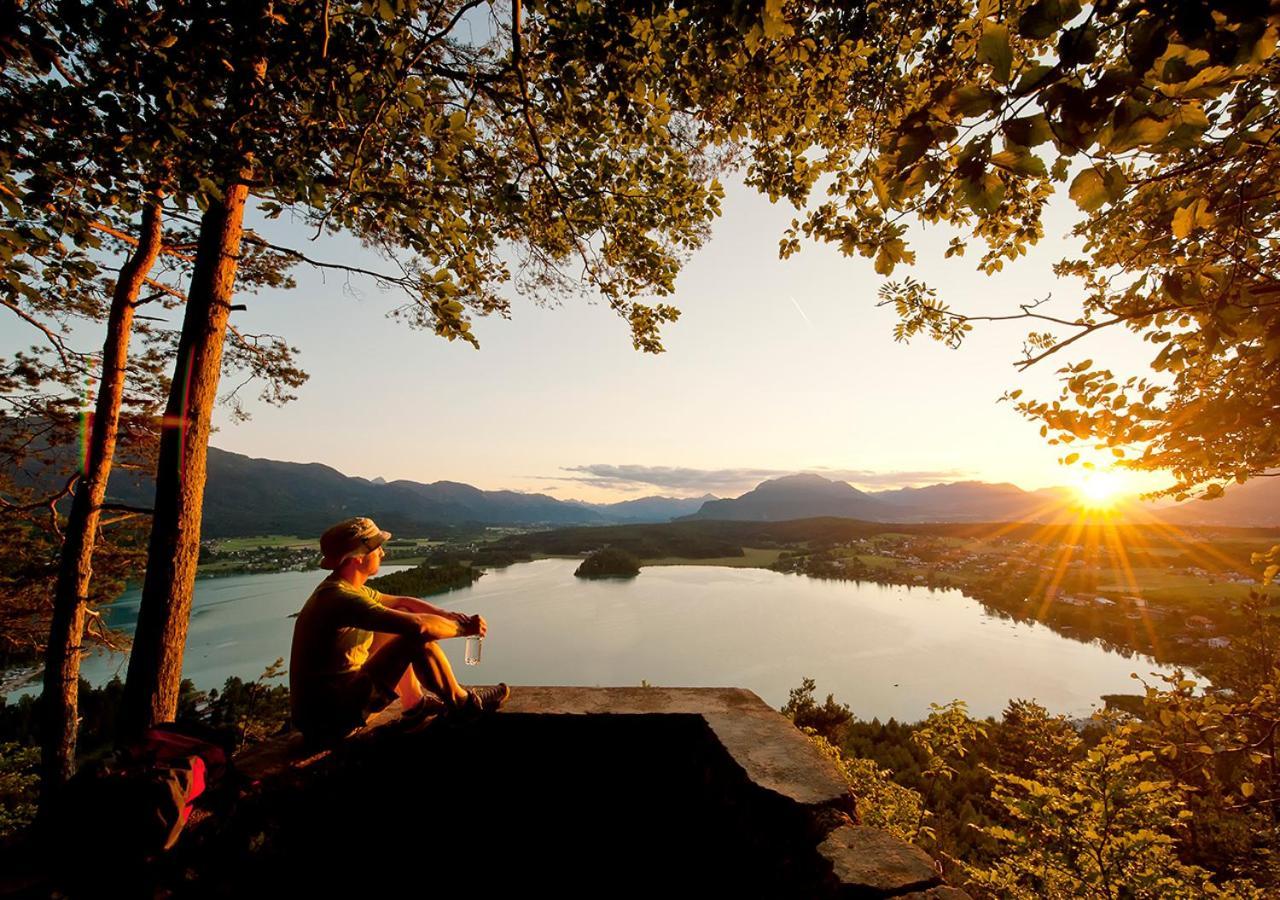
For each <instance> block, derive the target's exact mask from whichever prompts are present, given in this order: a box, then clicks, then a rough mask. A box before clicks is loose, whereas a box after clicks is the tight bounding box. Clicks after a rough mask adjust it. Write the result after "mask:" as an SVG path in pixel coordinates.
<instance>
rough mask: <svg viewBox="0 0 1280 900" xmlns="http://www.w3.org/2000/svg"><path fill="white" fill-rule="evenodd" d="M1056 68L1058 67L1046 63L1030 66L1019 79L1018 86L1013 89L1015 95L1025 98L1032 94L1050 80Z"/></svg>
mask: <svg viewBox="0 0 1280 900" xmlns="http://www.w3.org/2000/svg"><path fill="white" fill-rule="evenodd" d="M1056 68H1057V67H1056V66H1051V65H1048V64H1046V63H1035V64H1034V65H1031V66H1028V67H1027V68H1026V69H1024V70H1023V71H1022V75H1020V76H1019V77H1018V84H1017V86H1016V87H1014V89H1013V92H1014V94H1016V95H1017V96H1019V97H1023V96H1026V95H1027V94H1029V93H1031V92H1032V91H1034V90H1035V89H1036V88H1038V87H1040V86H1041V85H1042V84H1044V82H1045V81H1046V80H1047V79H1048V78H1049V75H1050V74H1052V72H1053V71H1054V69H1056Z"/></svg>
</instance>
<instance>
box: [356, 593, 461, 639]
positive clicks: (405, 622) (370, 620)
mask: <svg viewBox="0 0 1280 900" xmlns="http://www.w3.org/2000/svg"><path fill="white" fill-rule="evenodd" d="M387 599H390V598H387ZM397 599H399V598H397ZM355 618H356V619H357V621H353V622H351V623H350V624H351V625H354V626H355V627H357V628H363V629H364V630H366V631H378V632H383V633H387V634H402V635H422V636H423V637H426V638H429V639H431V640H433V641H438V640H441V639H443V638H452V637H463V636H464V635H468V634H473V633H475V624H474V623H473V622H472V620H471V619H470V618H469V617H464V619H462V620H458V619H455V618H453V617H452V616H450V617H449V618H445V617H444V616H437V615H434V614H432V613H417V612H407V611H404V610H399V609H393V608H391V607H389V606H386V605H385V604H371V605H370V606H368V607H366V608H365V609H363V610H362V611H361V612H360V614H359V615H358V616H356V617H355Z"/></svg>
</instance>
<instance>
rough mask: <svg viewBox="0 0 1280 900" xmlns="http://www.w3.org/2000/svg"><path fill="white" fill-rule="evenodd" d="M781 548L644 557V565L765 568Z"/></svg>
mask: <svg viewBox="0 0 1280 900" xmlns="http://www.w3.org/2000/svg"><path fill="white" fill-rule="evenodd" d="M781 553H782V551H781V550H762V549H759V548H756V547H743V548H742V556H720V557H713V558H711V559H688V558H685V557H682V556H665V557H663V558H661V559H646V560H644V561H643V565H646V566H728V567H729V568H732V569H767V568H769V566H771V565H773V564H774V563H776V562H777V561H778V556H779V555H780V554H781Z"/></svg>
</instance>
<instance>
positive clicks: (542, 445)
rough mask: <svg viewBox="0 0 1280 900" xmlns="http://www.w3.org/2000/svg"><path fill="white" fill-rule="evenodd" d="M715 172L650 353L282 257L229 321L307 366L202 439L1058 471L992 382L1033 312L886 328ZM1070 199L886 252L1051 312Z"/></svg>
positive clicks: (292, 233)
mask: <svg viewBox="0 0 1280 900" xmlns="http://www.w3.org/2000/svg"><path fill="white" fill-rule="evenodd" d="M726 187H727V195H726V198H725V202H724V207H723V209H724V211H723V215H722V216H721V217H720V219H718V220H717V222H716V223H715V225H714V227H713V235H712V238H711V240H710V241H709V242H708V243H707V244H706V245H705V246H703V247H702V248H701V249H700V250H698V251H696V252H695V253H694V254H693V256H692V257H691V259H690V260H689V262H688V263H687V265H686V266H685V268H684V270H683V272H682V273H681V275H680V276H679V278H678V280H677V282H676V292H675V295H674V297H673V298H669V299H667V300H665V301H664V302H673V303H674V305H675V306H677V307H678V308H679V309H680V310H681V311H682V315H681V318H680V320H679V321H678V322H676V323H673V324H671V325H668V326H666V327H665V329H664V332H663V334H664V343H665V345H666V352H665V353H663V354H661V355H657V356H654V355H648V354H643V353H641V352H639V351H636V350H634V349H632V347H631V341H630V332H629V328H628V325H627V323H626V322H625V321H623V320H622V319H620V318H619V317H618V316H617V315H616V314H614V313H613V312H612V311H611V310H610V309H609V308H608V307H607V305H605V304H603V303H599V304H592V303H588V302H581V301H569V302H566V303H565V304H563V305H561V306H559V307H550V308H549V307H542V306H538V305H537V304H536V303H534V302H533V301H532V300H531V299H530V298H527V297H519V296H514V297H513V302H512V308H511V316H510V319H502V318H497V317H491V318H481V319H478V320H477V321H476V322H475V324H474V326H473V330H474V332H475V334H476V335H477V336H478V338H479V341H480V349H479V350H475V349H473V348H472V347H471V346H470V345H468V344H466V343H464V342H461V341H456V342H452V343H450V342H447V341H445V340H443V339H441V338H438V337H436V336H435V335H433V334H431V333H429V332H424V331H417V330H414V329H412V328H410V327H409V326H407V325H405V324H403V323H401V322H397V321H394V320H392V319H390V318H388V316H387V313H388V312H389V311H390V310H391V309H392V308H394V307H395V306H396V305H398V304H399V303H400V302H401V301H400V299H399V298H398V296H397V295H396V294H394V293H387V292H384V291H381V290H379V289H378V288H377V287H376V286H374V285H373V284H371V283H368V282H363V281H359V280H353V279H348V278H346V277H339V276H335V275H334V274H333V273H327V274H325V273H320V272H317V271H314V270H308V269H305V268H299V269H297V270H296V271H295V274H296V277H297V280H298V287H297V288H296V289H294V290H291V291H266V292H263V293H260V294H257V295H252V296H247V297H241V298H238V302H243V303H245V304H246V305H247V307H248V308H247V309H246V310H245V311H242V312H239V311H238V312H236V313H234V314H233V322H234V323H235V324H236V325H237V326H238V327H240V328H241V329H242V330H245V331H249V332H271V333H276V334H280V335H283V336H285V337H286V338H287V339H288V340H289V342H290V343H291V344H293V345H294V346H296V347H297V348H298V350H299V362H300V364H301V365H302V367H303V368H304V369H305V370H306V371H308V372H309V373H310V376H311V377H310V380H309V381H308V382H307V383H306V384H304V385H303V386H302V387H301V388H300V389H299V390H298V392H297V394H298V399H297V400H295V401H294V402H291V403H289V404H287V405H285V406H283V407H273V406H267V405H265V404H262V403H258V402H256V401H251V402H249V403H247V404H246V408H247V409H248V410H249V411H250V412H251V413H252V418H251V419H250V420H249V421H247V422H236V421H234V420H233V418H232V417H231V416H230V415H229V414H228V412H227V411H226V410H224V409H219V410H218V411H217V413H215V418H214V424H215V428H216V429H217V430H216V432H215V434H214V436H213V440H212V443H213V445H214V446H216V447H220V448H222V449H225V450H231V451H234V452H237V453H244V454H248V455H250V456H255V457H264V458H269V459H277V460H289V461H296V462H322V463H325V464H327V465H330V466H332V467H334V468H336V469H338V470H339V471H341V472H343V473H345V474H348V475H359V476H364V477H367V478H374V477H382V478H385V479H387V480H394V479H411V480H414V481H422V482H431V481H437V480H449V481H461V482H466V483H469V484H473V485H475V486H477V487H480V488H482V489H486V490H493V489H513V490H519V491H528V492H541V493H546V494H550V495H551V496H554V497H557V498H560V499H569V498H576V499H583V500H588V501H594V502H610V501H616V500H625V499H632V498H636V497H641V496H648V495H654V494H661V495H665V496H696V495H701V494H703V493H707V492H710V493H713V494H716V495H718V496H737V495H739V494H741V493H743V492H745V491H747V490H749V489H750V488H752V487H754V486H755V485H756V484H757V483H759V482H760V481H762V480H764V479H766V478H770V477H776V476H778V475H782V474H786V473H791V472H798V471H810V472H817V473H818V474H823V475H826V476H827V477H831V478H838V479H840V480H846V481H849V482H850V483H851V484H853V485H854V486H855V487H860V488H865V489H885V488H893V487H899V486H908V485H922V484H932V483H936V482H941V481H956V480H967V479H976V480H983V481H993V482H997V481H998V482H1005V481H1008V482H1013V483H1015V484H1017V485H1019V486H1021V487H1024V488H1027V489H1034V488H1038V487H1044V486H1049V485H1056V484H1070V483H1073V481H1074V480H1075V479H1076V477H1077V476H1076V471H1077V469H1078V467H1077V468H1076V469H1072V470H1070V471H1069V470H1067V469H1065V468H1064V467H1062V466H1060V465H1059V464H1058V461H1057V460H1058V457H1059V456H1060V455H1061V452H1060V448H1057V447H1051V446H1048V445H1047V444H1046V443H1045V441H1044V440H1043V439H1042V438H1041V437H1040V436H1039V426H1038V424H1037V423H1031V422H1028V421H1026V420H1024V419H1022V418H1020V417H1019V416H1018V415H1017V413H1016V412H1015V411H1014V410H1013V409H1012V408H1011V406H1010V404H1008V403H1000V402H997V401H998V398H999V397H1000V395H1001V394H1002V393H1003V392H1004V391H1006V390H1009V389H1013V388H1022V389H1024V391H1025V392H1026V394H1027V395H1030V396H1038V397H1052V396H1056V393H1057V387H1056V375H1055V369H1056V368H1057V365H1058V364H1059V362H1058V358H1053V359H1050V360H1048V361H1046V362H1045V363H1041V364H1040V365H1039V366H1037V367H1034V368H1033V369H1031V370H1030V371H1028V372H1026V373H1019V372H1018V371H1017V370H1016V369H1015V368H1014V365H1013V363H1014V362H1015V361H1016V360H1017V359H1018V357H1019V355H1020V351H1021V346H1022V339H1023V337H1024V336H1025V334H1026V332H1027V330H1028V327H1027V326H1028V323H1026V322H1014V323H998V324H990V325H985V326H980V327H979V330H978V331H977V332H976V333H974V334H973V335H971V336H970V338H969V339H968V340H967V341H966V343H965V344H964V345H963V346H962V347H961V348H960V349H957V350H952V349H948V348H946V347H943V346H941V345H939V344H935V343H933V342H931V341H929V340H928V339H926V338H918V339H916V340H915V341H913V342H912V343H909V344H901V343H895V342H894V341H893V338H892V328H893V325H894V323H895V321H896V318H895V315H894V313H893V312H892V310H890V309H882V308H877V307H876V305H875V304H876V291H877V289H878V288H879V286H880V285H881V284H882V283H883V281H884V279H883V278H882V277H881V276H879V275H877V274H876V273H875V272H874V270H873V268H872V261H871V260H869V259H863V258H861V257H857V258H846V257H844V256H842V255H840V254H839V253H838V252H837V251H836V250H835V249H833V248H830V247H826V246H820V245H816V244H812V243H808V244H806V245H805V246H804V248H803V250H802V251H801V252H800V253H799V254H798V255H796V256H793V257H792V258H791V259H789V260H785V261H782V260H779V259H778V253H777V249H778V240H779V238H780V236H781V235H782V232H783V230H784V228H785V227H786V225H787V223H788V222H789V221H790V219H791V217H792V215H793V212H792V210H791V209H790V208H789V207H787V206H785V205H772V204H770V202H769V201H768V199H767V198H765V197H762V196H760V195H758V194H757V193H755V192H754V191H752V190H750V189H748V188H746V187H744V186H742V185H741V184H737V183H734V182H732V181H730V182H728V183H727V184H726ZM1075 216H1076V213H1075V210H1074V207H1073V206H1071V205H1070V203H1069V201H1068V202H1067V203H1065V204H1059V205H1056V206H1054V207H1052V208H1051V209H1050V210H1049V212H1048V215H1047V218H1046V235H1047V236H1046V239H1045V240H1044V241H1042V242H1041V244H1040V245H1039V246H1038V247H1036V248H1034V249H1033V250H1032V252H1031V253H1030V254H1029V255H1028V256H1027V257H1025V258H1023V259H1020V260H1018V261H1017V262H1016V263H1013V264H1009V265H1006V267H1005V269H1004V271H1003V272H1001V273H999V274H997V275H995V276H986V275H983V274H981V273H979V272H977V271H976V269H975V260H976V257H977V256H978V255H979V252H978V250H977V247H976V246H975V247H971V248H970V256H969V257H968V258H959V259H951V260H944V259H943V252H944V250H945V248H946V244H947V241H948V239H949V238H950V236H951V234H952V232H950V231H948V230H945V229H942V228H938V229H930V230H919V229H917V230H916V231H914V232H912V235H911V237H912V243H913V246H914V248H915V249H916V251H917V264H916V265H915V266H913V267H911V268H910V269H904V268H902V267H899V269H898V270H897V271H896V272H895V273H894V276H895V277H902V276H904V275H907V274H910V275H912V277H915V278H917V279H921V280H924V281H926V282H928V283H930V284H932V285H934V286H935V287H937V288H938V289H939V293H940V295H941V297H942V299H944V300H945V301H947V302H948V303H950V305H951V306H952V307H953V308H954V309H957V310H963V311H969V312H978V313H1007V312H1010V311H1016V305H1017V304H1018V303H1019V302H1026V301H1028V300H1031V299H1036V298H1041V297H1044V296H1046V295H1048V294H1052V297H1053V299H1052V301H1051V303H1050V305H1049V306H1047V307H1044V309H1045V310H1046V311H1047V312H1050V313H1051V314H1054V315H1069V314H1071V313H1072V312H1074V311H1075V310H1076V309H1077V308H1078V300H1079V297H1080V294H1081V290H1080V286H1079V284H1078V283H1077V282H1074V281H1071V280H1061V279H1058V278H1057V277H1055V276H1054V274H1053V273H1052V271H1051V267H1052V264H1053V262H1055V261H1056V260H1058V259H1060V258H1061V257H1062V256H1063V255H1064V254H1065V253H1067V252H1070V250H1071V248H1072V243H1071V240H1070V239H1069V238H1067V237H1066V235H1067V233H1068V232H1069V229H1070V226H1071V224H1072V222H1073V221H1074V218H1075ZM253 224H254V225H255V226H256V227H259V228H260V230H262V231H263V233H264V234H266V235H267V236H268V237H269V238H279V239H282V242H285V241H287V242H289V243H292V244H294V245H307V246H306V250H307V252H308V253H310V254H311V255H314V256H322V257H326V258H329V259H335V260H340V261H343V262H348V263H352V262H355V263H362V264H367V265H370V266H375V267H376V266H377V264H378V260H377V259H376V257H375V256H374V255H373V254H372V253H371V252H370V251H368V250H366V249H364V248H362V247H360V245H359V244H358V243H357V242H355V241H353V240H348V239H345V238H341V237H339V238H323V239H321V240H319V241H317V242H315V243H314V244H309V245H308V241H309V239H310V236H311V235H310V232H309V231H307V230H305V229H303V228H302V227H301V226H300V225H296V224H292V225H291V224H289V223H287V222H283V223H281V222H277V223H263V222H260V221H259V222H255V223H253ZM6 327H7V328H9V327H13V326H12V325H10V326H6ZM1113 331H1114V330H1113ZM31 337H32V336H28V335H23V336H21V338H22V341H21V342H22V343H29V342H30V339H31ZM99 339H100V338H99ZM5 343H9V341H7V340H6V341H5ZM1076 347H1080V348H1081V349H1080V351H1079V352H1067V353H1064V354H1063V355H1062V356H1061V361H1062V362H1066V361H1069V360H1074V361H1079V360H1080V359H1083V358H1085V357H1086V356H1090V357H1093V358H1096V359H1101V360H1106V361H1107V362H1108V363H1111V364H1113V367H1114V368H1115V369H1116V371H1117V373H1118V374H1121V375H1128V374H1135V373H1141V372H1142V371H1143V366H1142V363H1143V362H1144V361H1145V359H1146V358H1147V357H1146V356H1144V355H1143V354H1142V353H1141V344H1140V343H1139V342H1138V341H1137V340H1136V339H1135V338H1133V337H1132V336H1131V335H1127V334H1125V333H1104V334H1102V335H1100V336H1096V337H1093V338H1091V339H1089V340H1087V341H1084V342H1081V343H1080V344H1077V345H1076V346H1075V347H1073V348H1071V350H1072V351H1074V350H1075V349H1076ZM224 387H226V385H224ZM249 390H250V389H248V388H247V389H246V390H245V391H244V392H242V393H244V394H248V396H250V397H252V396H253V395H252V394H250V393H249ZM1073 449H1075V448H1073ZM1143 484H1144V485H1149V484H1150V482H1143Z"/></svg>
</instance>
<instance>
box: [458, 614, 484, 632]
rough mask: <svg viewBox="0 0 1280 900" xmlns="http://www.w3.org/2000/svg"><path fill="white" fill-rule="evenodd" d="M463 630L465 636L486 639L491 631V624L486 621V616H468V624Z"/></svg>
mask: <svg viewBox="0 0 1280 900" xmlns="http://www.w3.org/2000/svg"><path fill="white" fill-rule="evenodd" d="M463 628H464V631H463V634H466V635H475V636H476V637H484V636H485V633H486V632H487V631H488V630H489V623H488V622H486V621H485V620H484V616H482V615H480V614H479V613H477V614H476V615H474V616H467V624H466V625H464V626H463Z"/></svg>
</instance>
